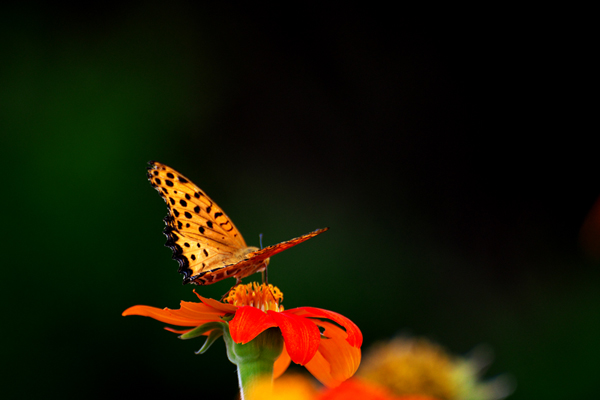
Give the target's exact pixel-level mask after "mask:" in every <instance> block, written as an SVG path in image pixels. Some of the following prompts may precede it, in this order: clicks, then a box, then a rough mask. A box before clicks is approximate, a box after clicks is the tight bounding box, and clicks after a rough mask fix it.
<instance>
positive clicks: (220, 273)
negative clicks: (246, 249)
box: [190, 228, 329, 285]
mask: <svg viewBox="0 0 600 400" xmlns="http://www.w3.org/2000/svg"><path fill="white" fill-rule="evenodd" d="M328 229H329V228H322V229H317V230H315V231H312V232H310V233H307V234H306V235H302V236H300V237H297V238H294V239H291V240H288V241H285V242H281V243H278V244H275V245H272V246H269V247H265V248H264V249H260V250H255V251H253V252H250V253H248V254H246V256H245V257H244V258H243V259H242V260H241V261H239V262H237V263H234V264H231V265H227V266H225V267H221V268H217V269H215V270H211V271H205V272H202V273H200V274H198V275H196V276H192V277H191V278H190V280H192V281H194V282H195V283H196V284H198V285H209V284H211V283H215V282H218V281H220V280H223V279H225V278H229V277H234V276H235V277H236V278H238V279H242V278H244V277H246V276H249V275H252V274H254V273H256V272H260V271H262V270H263V269H264V268H266V266H267V264H268V263H269V258H270V257H271V256H273V255H275V254H277V253H281V252H282V251H284V250H287V249H289V248H290V247H293V246H295V245H297V244H300V243H302V242H304V241H307V240H308V239H310V238H313V237H315V236H317V235H319V234H321V233H323V232H325V231H326V230H328Z"/></svg>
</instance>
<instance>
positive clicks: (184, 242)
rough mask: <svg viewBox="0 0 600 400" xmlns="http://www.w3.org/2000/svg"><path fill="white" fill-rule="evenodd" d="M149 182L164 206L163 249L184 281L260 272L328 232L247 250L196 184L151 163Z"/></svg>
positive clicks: (203, 282) (201, 282) (202, 281)
mask: <svg viewBox="0 0 600 400" xmlns="http://www.w3.org/2000/svg"><path fill="white" fill-rule="evenodd" d="M149 164H150V166H149V167H148V180H149V181H150V184H151V185H152V186H153V187H154V188H155V189H156V190H157V191H158V193H159V194H160V195H161V196H162V198H163V199H164V200H165V202H166V203H167V207H168V210H169V211H168V214H167V216H166V217H165V219H164V221H165V224H166V227H165V230H164V234H165V235H166V236H167V242H166V244H165V245H166V246H168V247H169V248H171V250H172V251H173V259H175V260H176V261H177V262H178V263H179V272H180V273H181V274H183V275H184V280H183V283H184V284H186V283H192V284H196V285H210V284H212V283H215V282H218V281H220V280H223V279H226V278H232V277H233V278H236V280H237V282H238V283H239V282H240V280H241V279H242V278H245V277H247V276H249V275H252V274H254V273H256V272H261V271H264V270H265V269H266V268H267V266H268V264H269V259H270V257H271V256H272V255H274V254H277V253H279V252H281V251H283V250H286V249H288V248H290V247H292V246H295V245H296V244H299V243H302V242H304V241H305V240H308V239H310V238H312V237H314V236H316V235H318V234H320V233H322V232H325V231H326V230H327V229H328V228H323V229H317V230H315V231H313V232H310V233H308V234H306V235H303V236H300V237H298V238H295V239H291V240H288V241H286V242H282V243H279V244H276V245H273V246H269V247H265V248H264V249H259V248H258V247H253V246H247V245H246V242H245V241H244V238H243V237H242V235H241V233H240V232H239V231H238V230H237V228H236V227H235V225H233V222H231V220H230V219H229V217H227V215H226V214H225V213H224V212H223V210H222V209H221V208H220V207H219V206H218V205H217V204H215V203H214V202H213V201H212V200H211V199H210V198H209V197H208V196H207V195H206V194H205V193H204V192H203V191H202V190H200V188H198V186H196V185H195V184H194V183H192V181H190V180H189V179H187V178H186V177H185V176H183V175H182V174H180V173H179V172H177V171H175V170H174V169H173V168H171V167H168V166H166V165H164V164H161V163H158V162H154V161H151V162H150V163H149Z"/></svg>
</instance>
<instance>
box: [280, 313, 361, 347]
mask: <svg viewBox="0 0 600 400" xmlns="http://www.w3.org/2000/svg"><path fill="white" fill-rule="evenodd" d="M285 312H286V313H292V314H295V315H299V316H303V317H315V318H327V319H330V320H332V321H334V322H337V323H338V324H340V325H341V326H343V327H344V329H346V333H347V334H348V337H347V339H346V340H347V341H348V343H350V345H351V346H353V347H360V346H362V341H363V337H362V333H361V331H360V329H359V328H358V326H356V324H355V323H354V322H352V321H350V320H349V319H348V318H346V317H344V316H343V315H342V314H338V313H336V312H334V311H329V310H323V309H322V308H316V307H298V308H292V309H290V310H286V311H285Z"/></svg>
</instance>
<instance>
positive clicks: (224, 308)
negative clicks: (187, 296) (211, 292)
mask: <svg viewBox="0 0 600 400" xmlns="http://www.w3.org/2000/svg"><path fill="white" fill-rule="evenodd" d="M194 294H195V295H196V296H198V298H199V299H200V301H201V302H202V303H204V304H206V305H207V306H209V307H212V308H215V309H217V310H219V311H221V312H223V313H225V314H233V313H235V311H236V310H237V309H238V307H237V306H234V305H232V304H227V303H221V302H220V301H217V300H215V299H209V298H207V297H202V296H200V295H199V294H198V293H196V291H195V290H194Z"/></svg>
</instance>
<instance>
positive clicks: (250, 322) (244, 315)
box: [229, 306, 277, 344]
mask: <svg viewBox="0 0 600 400" xmlns="http://www.w3.org/2000/svg"><path fill="white" fill-rule="evenodd" d="M274 326H277V325H276V323H275V321H273V318H271V317H270V316H269V315H267V314H265V312H264V311H261V310H259V309H258V308H256V307H251V306H243V307H239V308H238V309H237V311H236V312H235V317H233V319H232V320H231V321H229V333H230V334H231V339H232V340H233V341H234V342H236V343H241V344H246V343H248V342H249V341H251V340H252V339H254V338H255V337H257V336H258V335H259V334H261V333H262V332H263V331H265V330H266V329H268V328H272V327H274Z"/></svg>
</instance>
